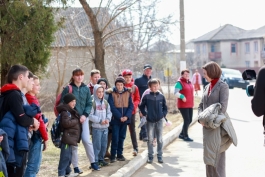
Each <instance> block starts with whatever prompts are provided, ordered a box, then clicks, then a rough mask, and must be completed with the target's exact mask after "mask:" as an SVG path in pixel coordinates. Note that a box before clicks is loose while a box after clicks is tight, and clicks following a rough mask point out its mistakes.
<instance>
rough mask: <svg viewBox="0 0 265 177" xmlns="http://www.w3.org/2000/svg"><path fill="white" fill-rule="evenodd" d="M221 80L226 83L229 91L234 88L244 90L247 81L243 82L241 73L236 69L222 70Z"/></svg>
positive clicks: (247, 83)
mask: <svg viewBox="0 0 265 177" xmlns="http://www.w3.org/2000/svg"><path fill="white" fill-rule="evenodd" d="M221 79H222V80H223V81H224V82H226V83H227V85H228V86H229V88H230V89H233V88H234V87H238V88H242V89H246V87H247V85H249V82H248V81H245V80H243V78H242V73H241V72H240V71H239V70H236V69H228V68H222V75H221Z"/></svg>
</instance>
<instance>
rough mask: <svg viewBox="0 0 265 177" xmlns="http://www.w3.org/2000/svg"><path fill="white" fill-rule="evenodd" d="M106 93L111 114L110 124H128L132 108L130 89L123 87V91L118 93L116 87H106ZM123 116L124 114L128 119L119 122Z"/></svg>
mask: <svg viewBox="0 0 265 177" xmlns="http://www.w3.org/2000/svg"><path fill="white" fill-rule="evenodd" d="M108 93H109V99H108V102H109V106H110V108H111V112H112V115H113V118H112V120H111V122H110V124H111V125H121V124H130V123H131V117H132V112H133V108H134V106H133V102H132V97H131V93H130V91H129V90H128V89H127V88H126V87H124V89H123V92H122V93H119V92H118V90H117V88H116V87H114V88H113V89H108ZM124 116H126V117H127V118H128V119H127V121H125V122H121V117H124Z"/></svg>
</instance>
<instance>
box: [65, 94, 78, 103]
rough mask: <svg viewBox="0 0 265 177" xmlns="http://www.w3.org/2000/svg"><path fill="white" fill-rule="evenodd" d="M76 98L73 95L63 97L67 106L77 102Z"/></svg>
mask: <svg viewBox="0 0 265 177" xmlns="http://www.w3.org/2000/svg"><path fill="white" fill-rule="evenodd" d="M75 99H76V98H75V96H74V95H73V94H72V93H67V94H66V95H64V97H63V102H64V103H65V104H68V103H70V102H71V101H73V100H75Z"/></svg>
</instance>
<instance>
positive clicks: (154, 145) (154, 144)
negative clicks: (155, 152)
mask: <svg viewBox="0 0 265 177" xmlns="http://www.w3.org/2000/svg"><path fill="white" fill-rule="evenodd" d="M153 147H156V138H154V140H153Z"/></svg>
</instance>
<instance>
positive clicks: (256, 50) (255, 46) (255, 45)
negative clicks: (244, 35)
mask: <svg viewBox="0 0 265 177" xmlns="http://www.w3.org/2000/svg"><path fill="white" fill-rule="evenodd" d="M258 51H259V47H258V42H257V41H255V42H254V52H258Z"/></svg>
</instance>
